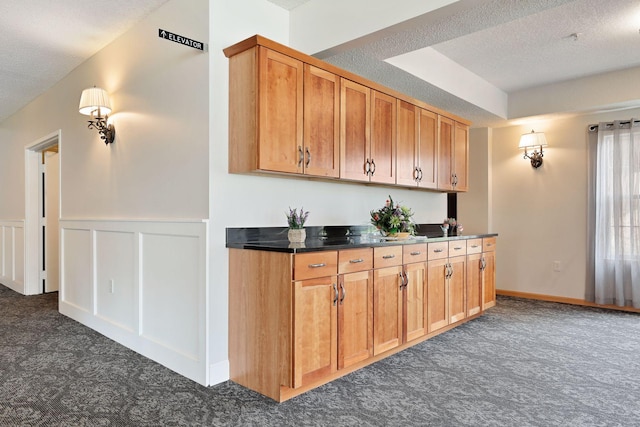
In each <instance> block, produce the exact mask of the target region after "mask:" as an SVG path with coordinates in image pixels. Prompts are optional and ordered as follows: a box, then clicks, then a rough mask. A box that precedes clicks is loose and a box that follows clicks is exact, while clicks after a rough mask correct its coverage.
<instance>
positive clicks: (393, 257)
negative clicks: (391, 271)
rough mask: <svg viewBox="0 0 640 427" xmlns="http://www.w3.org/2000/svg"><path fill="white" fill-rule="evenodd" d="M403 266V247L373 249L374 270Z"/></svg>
mask: <svg viewBox="0 0 640 427" xmlns="http://www.w3.org/2000/svg"><path fill="white" fill-rule="evenodd" d="M401 264H402V246H388V247H379V248H373V268H381V267H393V266H394V265H401Z"/></svg>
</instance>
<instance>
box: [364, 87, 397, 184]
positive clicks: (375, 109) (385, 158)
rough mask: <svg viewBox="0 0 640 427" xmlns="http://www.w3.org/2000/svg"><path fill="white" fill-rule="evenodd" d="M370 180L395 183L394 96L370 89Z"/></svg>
mask: <svg viewBox="0 0 640 427" xmlns="http://www.w3.org/2000/svg"><path fill="white" fill-rule="evenodd" d="M370 161H371V174H370V180H371V182H379V183H384V184H395V183H396V174H395V171H396V98H394V97H393V96H390V95H387V94H385V93H381V92H377V91H375V90H373V91H371V159H370Z"/></svg>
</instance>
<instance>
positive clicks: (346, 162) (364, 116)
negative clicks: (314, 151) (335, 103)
mask: <svg viewBox="0 0 640 427" xmlns="http://www.w3.org/2000/svg"><path fill="white" fill-rule="evenodd" d="M340 87H341V89H340V178H344V179H351V180H355V181H367V182H368V181H369V177H370V176H371V168H372V166H371V150H370V148H371V89H369V88H368V87H366V86H363V85H360V84H358V83H354V82H352V81H350V80H347V79H342V82H341V85H340Z"/></svg>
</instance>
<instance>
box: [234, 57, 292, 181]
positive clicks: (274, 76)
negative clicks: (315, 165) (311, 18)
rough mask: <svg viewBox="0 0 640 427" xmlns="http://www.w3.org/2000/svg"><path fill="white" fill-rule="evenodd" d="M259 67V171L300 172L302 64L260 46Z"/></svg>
mask: <svg viewBox="0 0 640 427" xmlns="http://www.w3.org/2000/svg"><path fill="white" fill-rule="evenodd" d="M258 68H259V73H258V76H259V83H258V87H259V89H258V90H259V93H260V97H259V108H258V121H259V128H260V132H259V142H258V168H259V169H261V170H266V171H275V172H291V173H296V172H299V170H298V161H299V147H302V131H303V122H302V117H303V116H302V113H303V110H302V106H303V104H302V103H303V67H302V62H301V61H298V60H296V59H293V58H291V57H289V56H286V55H282V54H280V53H278V52H274V51H272V50H269V49H266V48H263V47H260V51H259V67H258ZM250 125H251V124H249V123H248V124H246V126H250Z"/></svg>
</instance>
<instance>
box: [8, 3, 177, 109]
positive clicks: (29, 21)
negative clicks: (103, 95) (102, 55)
mask: <svg viewBox="0 0 640 427" xmlns="http://www.w3.org/2000/svg"><path fill="white" fill-rule="evenodd" d="M166 1H167V0H135V1H131V0H109V1H108V2H97V3H96V2H89V1H79V0H55V4H54V2H52V1H51V0H1V1H0V121H2V120H4V119H6V118H7V117H8V116H10V115H11V114H13V113H15V112H16V111H18V110H19V109H20V108H22V107H24V106H25V105H26V104H28V103H29V102H30V101H31V100H33V99H35V98H37V97H38V96H39V95H40V94H42V93H44V92H45V91H47V90H48V89H49V88H50V87H51V86H53V85H54V84H55V83H57V82H58V81H60V80H61V79H62V78H63V77H64V76H66V75H67V74H68V73H69V72H70V71H71V70H73V69H74V68H75V67H77V66H78V65H80V64H81V63H82V62H83V61H85V60H86V59H87V58H89V57H91V56H92V55H93V54H94V53H96V52H97V51H99V50H100V49H102V48H103V47H104V46H106V45H107V44H109V43H110V42H111V41H112V40H114V39H115V38H117V37H118V36H119V35H120V34H122V33H124V32H125V31H127V30H128V29H129V28H131V27H132V26H133V25H134V24H135V23H136V22H138V21H140V20H141V19H142V18H143V17H145V16H146V15H148V14H149V13H150V12H151V11H153V10H155V9H157V8H158V7H159V6H160V5H161V4H163V3H165V2H166Z"/></svg>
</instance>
